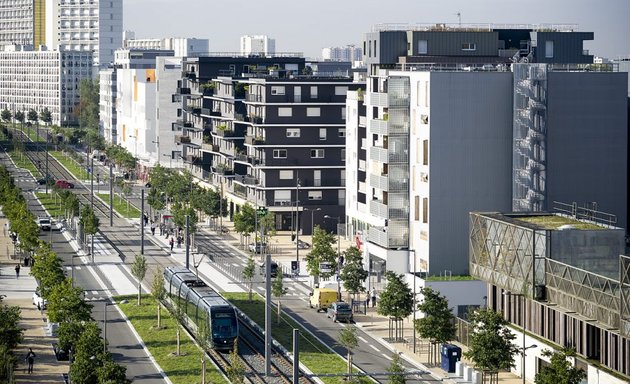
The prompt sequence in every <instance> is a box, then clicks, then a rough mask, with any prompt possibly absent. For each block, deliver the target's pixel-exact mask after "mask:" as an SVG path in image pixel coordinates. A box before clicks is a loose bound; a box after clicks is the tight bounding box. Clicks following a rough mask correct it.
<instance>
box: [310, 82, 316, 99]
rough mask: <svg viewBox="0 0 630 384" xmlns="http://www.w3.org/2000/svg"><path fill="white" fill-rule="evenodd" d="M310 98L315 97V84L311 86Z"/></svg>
mask: <svg viewBox="0 0 630 384" xmlns="http://www.w3.org/2000/svg"><path fill="white" fill-rule="evenodd" d="M311 99H317V86H315V85H313V86H311Z"/></svg>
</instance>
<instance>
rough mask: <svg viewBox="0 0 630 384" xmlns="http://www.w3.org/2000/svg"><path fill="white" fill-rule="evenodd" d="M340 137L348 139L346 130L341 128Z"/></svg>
mask: <svg viewBox="0 0 630 384" xmlns="http://www.w3.org/2000/svg"><path fill="white" fill-rule="evenodd" d="M339 137H346V129H345V128H339Z"/></svg>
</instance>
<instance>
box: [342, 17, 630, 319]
mask: <svg viewBox="0 0 630 384" xmlns="http://www.w3.org/2000/svg"><path fill="white" fill-rule="evenodd" d="M379 28H380V27H379ZM545 31H546V32H539V31H538V29H536V28H531V29H525V30H521V29H513V30H506V29H501V30H495V29H493V28H489V29H488V30H487V31H485V32H479V28H475V29H474V31H473V29H471V28H469V27H462V28H461V29H460V28H459V27H450V28H446V27H445V26H442V25H440V26H438V27H434V28H427V30H426V31H424V30H423V31H419V30H418V31H416V30H411V31H399V30H387V31H385V30H382V29H379V30H378V31H377V32H371V33H368V34H366V41H365V44H364V46H365V49H366V51H365V52H364V54H365V55H364V59H365V61H366V63H367V64H368V73H369V77H368V81H367V89H366V92H365V94H352V95H351V97H350V99H349V100H348V116H350V117H351V120H350V119H349V122H348V124H349V125H348V129H347V131H348V153H347V158H346V163H347V172H348V175H347V187H348V191H352V192H353V193H349V194H348V196H347V204H346V215H347V220H346V222H347V223H348V225H349V227H348V232H349V233H352V234H354V236H356V237H357V238H358V241H359V242H360V243H362V248H363V249H364V254H365V259H366V265H369V267H370V270H371V273H372V277H371V280H370V284H377V285H378V284H379V281H380V277H381V276H382V273H383V272H384V271H385V270H393V271H396V272H397V273H410V274H409V275H407V276H408V277H409V280H410V282H414V281H415V284H417V285H419V286H427V285H428V286H432V287H434V288H437V289H439V290H440V291H441V292H442V293H443V294H445V295H446V296H447V297H448V298H449V300H451V305H453V306H454V307H455V310H456V312H457V313H459V314H464V313H465V312H466V310H467V307H468V306H470V305H481V304H482V297H483V296H484V286H483V284H481V283H479V282H475V281H458V282H449V283H448V284H446V283H444V282H442V281H438V280H440V276H441V277H442V278H444V276H446V280H448V279H449V276H452V275H464V276H467V275H469V274H470V271H469V268H468V261H467V260H468V240H467V238H468V237H467V233H468V221H467V215H468V212H470V211H476V210H483V211H495V210H497V211H511V210H513V209H514V210H521V211H532V210H544V209H547V207H548V204H551V203H552V202H553V201H570V202H572V201H575V202H578V203H579V204H580V205H584V204H587V203H588V204H592V202H597V204H598V209H601V210H605V211H607V212H613V213H614V214H615V215H616V218H617V220H618V221H617V225H619V226H620V227H624V228H625V226H626V212H627V203H626V195H627V193H626V191H627V182H626V179H627V149H626V142H627V132H626V130H627V104H626V103H627V98H626V96H625V93H624V92H625V84H626V79H625V77H624V76H625V74H622V73H619V72H611V71H607V72H593V71H587V70H592V69H594V68H592V67H589V66H588V64H587V63H583V61H588V60H589V57H590V56H589V55H586V52H584V51H583V50H582V42H583V41H584V40H585V39H589V38H592V33H585V32H575V31H573V30H568V29H566V27H564V26H562V27H559V28H557V30H556V32H549V31H550V28H546V29H545ZM421 32H422V33H429V34H428V35H423V34H422V33H421ZM541 33H542V35H541ZM440 34H441V35H440ZM440 36H442V37H441V38H440ZM551 37H553V38H554V40H551ZM534 38H535V39H534ZM532 39H534V40H536V43H537V44H535V43H533V40H532ZM542 41H553V43H552V44H550V45H551V46H553V50H552V51H551V52H546V51H545V52H542V53H541V51H540V50H539V49H538V47H540V46H541V42H542ZM425 42H426V44H425ZM425 45H426V49H425ZM440 45H443V46H444V47H440ZM542 45H543V46H546V45H547V44H546V43H545V44H542ZM508 51H509V52H508ZM423 52H426V54H425V53H423ZM408 54H412V55H414V56H408ZM549 56H553V57H549ZM554 57H555V59H557V60H558V61H559V63H558V64H548V63H547V62H548V61H549V60H550V59H553V58H554ZM525 59H526V60H525ZM429 60H432V61H429ZM539 60H540V61H542V62H543V63H542V64H541V63H538V64H525V63H523V64H519V63H518V62H521V61H523V62H525V61H527V62H529V63H531V62H536V61H539ZM590 60H592V57H590ZM423 61H424V62H423ZM573 61H577V62H578V64H570V63H571V62H573ZM606 69H609V67H606ZM362 110H365V115H363V116H362V115H361V114H360V113H361V111H362ZM594 136H595V137H597V140H593V137H594ZM587 148H588V149H587ZM601 169H606V170H607V172H601ZM608 172H610V173H608ZM612 175H615V176H612ZM617 175H619V177H617ZM585 180H589V181H588V182H585ZM354 191H357V192H356V193H354ZM414 271H415V272H416V274H415V275H416V279H413V274H412V273H411V272H414ZM458 280H459V279H458Z"/></svg>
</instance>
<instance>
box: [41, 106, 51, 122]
mask: <svg viewBox="0 0 630 384" xmlns="http://www.w3.org/2000/svg"><path fill="white" fill-rule="evenodd" d="M39 119H40V120H41V121H42V122H43V123H44V124H46V125H50V123H52V114H51V113H50V111H49V110H48V108H47V107H46V108H44V110H43V111H41V112H40V113H39Z"/></svg>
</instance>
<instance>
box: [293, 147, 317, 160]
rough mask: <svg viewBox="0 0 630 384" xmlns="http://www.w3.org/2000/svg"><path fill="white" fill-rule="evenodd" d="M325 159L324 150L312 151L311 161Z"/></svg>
mask: <svg viewBox="0 0 630 384" xmlns="http://www.w3.org/2000/svg"><path fill="white" fill-rule="evenodd" d="M285 152H286V151H285ZM285 154H286V153H285ZM285 157H286V156H285ZM323 158H324V150H323V149H311V159H323Z"/></svg>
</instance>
